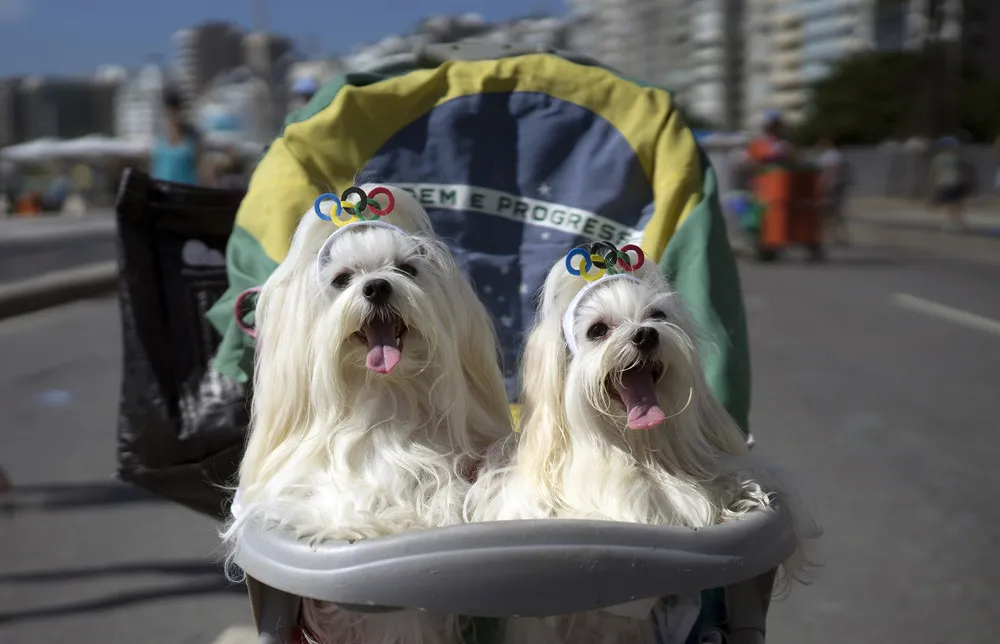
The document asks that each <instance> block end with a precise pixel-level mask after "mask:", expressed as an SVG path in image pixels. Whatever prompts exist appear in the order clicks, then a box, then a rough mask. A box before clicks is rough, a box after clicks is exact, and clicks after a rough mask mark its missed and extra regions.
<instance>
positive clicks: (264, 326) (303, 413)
mask: <svg viewBox="0 0 1000 644" xmlns="http://www.w3.org/2000/svg"><path fill="white" fill-rule="evenodd" d="M308 264H309V266H301V265H300V266H291V267H289V266H288V265H287V264H286V265H284V266H283V267H282V268H285V269H286V270H279V271H275V273H274V274H272V276H271V278H270V279H268V281H267V282H266V283H265V284H264V288H263V289H262V291H261V294H260V298H259V299H258V301H257V309H256V326H257V355H256V360H255V366H254V394H253V412H252V416H251V429H250V435H249V438H248V440H247V449H246V453H245V454H244V457H243V462H242V464H241V466H240V485H241V486H248V485H253V484H255V483H258V482H260V481H262V480H265V479H266V477H267V474H268V472H269V471H272V469H273V467H274V464H275V462H276V461H275V459H279V460H280V452H279V450H278V448H279V447H280V446H281V445H282V444H284V443H286V441H287V439H288V438H289V436H290V435H291V434H292V433H293V432H295V431H296V429H304V428H306V427H308V426H309V424H310V422H311V416H312V409H311V405H310V402H309V382H308V370H307V369H304V368H303V365H307V364H310V347H309V342H308V338H309V337H310V329H309V322H310V320H311V319H312V315H311V314H310V306H311V303H310V301H309V299H308V298H310V297H313V296H314V295H313V294H311V291H310V289H309V285H310V283H311V282H310V279H311V277H312V276H311V273H310V272H309V271H308V269H309V268H311V262H309V263H308ZM289 268H291V270H288V269H289ZM303 272H305V273H307V274H305V275H303V274H302V273H303Z"/></svg>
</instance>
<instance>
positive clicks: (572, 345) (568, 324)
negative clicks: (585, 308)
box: [562, 273, 642, 354]
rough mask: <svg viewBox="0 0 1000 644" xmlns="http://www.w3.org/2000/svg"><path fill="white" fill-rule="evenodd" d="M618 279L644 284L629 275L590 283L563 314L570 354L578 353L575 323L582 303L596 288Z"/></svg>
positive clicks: (623, 274)
mask: <svg viewBox="0 0 1000 644" xmlns="http://www.w3.org/2000/svg"><path fill="white" fill-rule="evenodd" d="M616 279H627V280H632V281H633V282H636V283H637V284H641V283H642V282H641V281H640V280H639V278H638V277H635V276H633V275H629V274H628V273H617V274H615V275H605V276H604V277H602V278H600V279H597V280H594V281H593V282H589V283H588V284H587V285H586V286H584V287H583V288H582V289H580V292H579V293H577V294H576V297H574V298H573V300H572V301H571V302H570V303H569V308H568V309H566V313H564V314H563V319H562V325H563V335H564V336H566V344H567V345H569V350H570V353H574V354H575V353H576V338H575V337H574V335H573V322H574V321H575V319H576V309H577V307H579V306H580V302H582V301H583V298H584V297H586V296H587V293H589V292H591V291H592V290H594V288H596V287H598V286H600V285H601V284H607V283H608V282H611V281H612V280H616Z"/></svg>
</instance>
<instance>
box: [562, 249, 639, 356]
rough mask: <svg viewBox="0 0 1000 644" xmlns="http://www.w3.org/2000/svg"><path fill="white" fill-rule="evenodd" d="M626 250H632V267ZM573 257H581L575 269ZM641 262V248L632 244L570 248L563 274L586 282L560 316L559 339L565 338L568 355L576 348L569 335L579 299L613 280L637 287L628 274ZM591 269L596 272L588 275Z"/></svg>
mask: <svg viewBox="0 0 1000 644" xmlns="http://www.w3.org/2000/svg"><path fill="white" fill-rule="evenodd" d="M602 250H603V251H604V252H603V254H602V253H600V252H598V251H602ZM629 251H633V252H635V254H636V258H637V259H636V262H635V264H632V260H631V257H629V255H628V253H629ZM574 257H582V258H583V261H582V262H580V267H579V268H576V267H574V266H573V258H574ZM645 263H646V256H645V255H644V254H643V252H642V249H641V248H639V247H638V246H636V245H635V244H628V245H627V246H622V247H621V249H618V248H616V247H615V246H614V245H613V244H611V243H609V242H595V243H594V244H591V246H590V247H589V248H586V247H579V248H574V249H573V250H571V251H569V253H567V254H566V271H567V272H568V273H569V274H570V275H579V276H580V277H582V278H583V279H585V280H587V282H588V283H587V284H586V285H585V286H584V287H583V288H582V289H580V291H579V292H578V293H577V294H576V296H575V297H574V298H573V299H572V301H570V303H569V308H567V309H566V313H565V314H563V319H562V327H563V336H564V337H565V338H566V345H567V346H568V347H569V350H570V353H574V354H575V353H576V349H577V346H576V337H575V335H574V334H573V322H574V321H575V319H576V309H577V308H578V307H579V306H580V303H581V302H583V299H584V298H585V297H587V294H588V293H590V292H591V291H592V290H593V289H594V288H596V287H597V286H600V285H602V284H607V283H609V282H612V281H614V280H621V279H624V280H629V281H631V282H635V283H637V284H641V283H642V282H641V280H639V278H637V277H635V276H634V275H631V273H632V272H634V271H635V270H637V269H638V268H640V267H642V265H643V264H645ZM593 268H596V269H597V272H596V273H592V272H591V269H593Z"/></svg>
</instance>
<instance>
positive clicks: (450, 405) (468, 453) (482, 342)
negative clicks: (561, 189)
mask: <svg viewBox="0 0 1000 644" xmlns="http://www.w3.org/2000/svg"><path fill="white" fill-rule="evenodd" d="M349 193H353V194H355V195H356V196H357V197H358V198H359V199H354V200H349V199H348V198H349V196H350V195H349ZM324 197H329V198H330V200H327V201H322V203H321V200H322V199H323V198H321V199H318V200H317V202H316V206H315V208H314V211H315V212H314V213H313V212H311V213H307V214H306V216H304V217H303V219H302V221H301V223H300V224H299V227H298V229H297V231H296V232H295V236H294V238H293V240H292V244H291V249H290V251H289V254H288V257H287V259H285V261H284V262H282V264H281V265H280V266H279V267H278V268H277V269H276V270H275V272H274V273H273V274H272V275H271V277H270V278H269V279H268V280H267V282H266V283H265V284H264V287H263V289H262V291H261V293H260V297H259V299H258V303H257V308H256V332H257V337H258V341H257V357H256V372H255V374H254V391H253V408H252V422H251V429H250V436H249V440H248V443H247V449H246V454H245V456H244V458H243V462H242V464H241V467H240V476H239V503H238V505H236V506H235V507H234V511H233V514H234V520H233V522H232V523H231V524H230V525H229V526H227V529H226V531H225V533H224V535H223V536H224V538H225V539H226V541H227V542H228V543H229V544H230V547H232V548H235V547H238V541H239V534H240V531H241V530H242V529H243V528H244V527H245V526H246V525H247V523H248V522H249V521H255V522H264V523H266V524H268V525H279V526H281V527H283V528H285V529H288V530H290V531H292V532H294V533H295V534H296V535H297V536H298V537H299V538H300V539H303V540H307V541H309V542H312V543H317V542H321V541H323V540H326V539H339V540H356V539H365V538H370V537H378V536H382V535H389V534H393V533H398V532H402V531H405V530H416V529H421V528H431V527H437V526H446V525H451V524H456V523H461V522H462V505H463V501H464V499H465V497H466V494H467V492H468V489H469V486H470V484H471V480H472V478H473V477H474V472H475V468H476V467H477V465H478V462H479V461H480V459H481V458H482V456H483V454H484V453H485V451H486V449H487V447H488V446H489V445H491V444H493V443H495V442H496V441H499V440H502V438H503V437H505V436H507V435H508V434H509V433H510V431H511V429H510V420H509V418H510V416H509V407H508V403H507V398H506V394H505V390H504V382H503V376H502V373H501V370H500V368H499V366H498V361H497V356H498V350H497V340H496V337H495V332H494V329H493V326H492V323H491V321H490V318H489V315H488V313H487V312H486V309H485V308H484V307H483V305H482V304H481V303H480V301H479V299H478V298H477V297H476V295H475V293H474V291H473V289H472V287H471V285H470V284H469V283H468V282H467V281H466V278H465V276H464V275H463V273H462V271H461V269H460V268H459V267H458V266H457V265H456V263H455V261H454V258H453V257H452V255H451V253H450V252H449V251H448V249H447V247H446V246H445V245H444V244H443V243H441V242H440V241H439V240H437V239H435V238H434V236H433V233H432V231H431V223H430V220H429V219H428V217H427V214H426V213H425V212H424V210H423V209H422V208H421V207H420V205H419V204H418V203H417V201H416V200H415V199H414V198H413V197H412V196H411V195H409V194H408V193H407V192H405V191H403V190H400V189H395V188H393V189H389V188H385V187H376V186H371V185H366V186H362V187H361V188H351V189H349V190H348V191H346V192H345V193H344V196H343V197H342V199H343V201H341V200H338V199H336V198H335V197H333V195H324ZM339 204H343V206H341V205H339ZM350 204H354V206H353V207H351V206H350ZM361 204H367V208H366V207H365V206H364V205H361ZM332 210H336V211H337V213H336V214H331V211H332ZM366 210H367V212H366ZM351 211H353V213H356V214H353V217H352V218H353V219H355V220H356V221H351V222H350V223H347V224H346V225H344V219H345V214H346V213H348V212H351ZM373 213H374V214H380V213H381V214H382V215H387V216H384V217H375V216H373ZM317 215H318V216H317ZM359 215H367V218H366V217H360V220H358V219H359ZM368 218H370V220H369V219H368ZM331 222H332V223H331ZM303 618H304V622H305V625H306V627H307V630H308V632H309V637H311V638H314V639H315V640H318V641H320V642H330V643H331V644H355V643H357V644H396V643H399V644H405V643H409V642H413V643H414V644H417V643H420V644H435V643H439V642H440V643H444V642H453V641H456V640H457V639H458V638H459V637H460V631H461V629H462V628H463V626H464V621H465V620H463V619H460V618H457V617H453V616H441V615H433V614H429V613H425V612H420V611H400V612H392V613H380V614H364V613H356V612H351V611H348V610H345V609H341V608H339V607H337V606H334V605H331V604H327V603H324V602H319V601H313V600H307V601H305V602H304V605H303Z"/></svg>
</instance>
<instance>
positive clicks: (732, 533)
mask: <svg viewBox="0 0 1000 644" xmlns="http://www.w3.org/2000/svg"><path fill="white" fill-rule="evenodd" d="M794 548H795V537H794V533H793V530H792V528H791V524H790V522H789V520H788V517H787V513H786V512H785V511H783V510H782V509H781V508H780V507H775V508H773V509H768V510H761V511H757V512H754V513H752V514H750V515H748V516H747V517H746V518H744V519H742V520H740V521H733V522H730V523H727V524H724V525H720V526H713V527H710V528H702V529H698V530H695V529H690V528H670V527H663V526H649V525H640V524H631V523H616V522H609V521H584V520H562V519H547V520H538V521H502V522H491V523H476V524H468V525H458V526H452V527H446V528H434V529H429V530H421V531H416V532H409V533H405V534H398V535H392V536H387V537H380V538H376V539H367V540H364V541H358V542H356V543H347V542H340V541H337V542H326V543H323V544H321V545H320V546H318V547H310V546H308V545H306V544H303V543H301V542H299V541H296V540H295V539H294V538H292V537H290V536H289V535H288V534H287V533H284V532H282V531H280V530H277V529H261V528H260V527H256V528H255V527H254V526H253V525H251V526H248V528H247V530H246V531H245V532H244V535H243V537H242V540H241V541H240V543H239V544H238V548H237V553H236V558H235V562H236V564H237V565H239V566H240V567H241V568H242V569H243V571H244V572H246V573H247V574H248V575H249V576H251V577H253V578H254V579H256V580H258V581H260V582H262V583H264V584H267V585H268V586H271V587H273V588H276V589H279V590H282V591H285V592H287V593H291V594H293V595H297V596H300V597H310V598H313V599H320V600H325V601H330V602H335V603H338V604H342V605H346V606H347V607H350V608H353V609H356V610H368V611H371V610H376V611H379V610H384V609H386V608H397V609H398V608H417V609H425V610H429V611H434V612H443V613H457V614H462V615H472V616H480V617H511V616H524V617H542V616H548V615H558V614H563V613H570V612H576V611H584V610H595V609H599V608H606V607H609V606H615V605H618V604H623V603H626V602H629V601H632V600H637V599H645V598H649V597H662V596H666V595H672V594H678V593H683V592H689V591H697V590H703V589H708V588H719V587H723V586H729V585H732V584H735V583H739V582H741V581H745V580H748V579H751V578H752V577H756V576H757V575H760V574H762V573H765V572H767V571H769V570H771V569H773V568H775V567H776V566H777V565H778V564H780V563H781V562H782V561H784V560H785V559H787V558H788V557H789V556H790V555H791V554H792V552H793V550H794Z"/></svg>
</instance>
